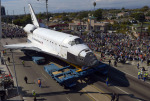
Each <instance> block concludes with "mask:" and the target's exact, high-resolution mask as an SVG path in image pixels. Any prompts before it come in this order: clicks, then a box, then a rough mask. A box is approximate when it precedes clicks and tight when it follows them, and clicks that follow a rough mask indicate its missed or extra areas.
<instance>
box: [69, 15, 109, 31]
mask: <svg viewBox="0 0 150 101" xmlns="http://www.w3.org/2000/svg"><path fill="white" fill-rule="evenodd" d="M108 24H109V23H108V22H97V21H96V18H95V17H91V18H89V19H88V20H87V21H85V22H83V21H79V20H74V21H73V23H69V29H70V30H75V31H81V30H82V31H90V30H91V31H102V32H107V29H108V28H107V27H108V26H107V25H108ZM90 25H91V27H90Z"/></svg>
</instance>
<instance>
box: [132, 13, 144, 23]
mask: <svg viewBox="0 0 150 101" xmlns="http://www.w3.org/2000/svg"><path fill="white" fill-rule="evenodd" d="M131 17H133V18H135V20H138V21H140V22H143V21H144V20H145V15H144V13H133V14H132V15H131Z"/></svg>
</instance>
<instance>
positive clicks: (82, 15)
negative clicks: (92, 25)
mask: <svg viewBox="0 0 150 101" xmlns="http://www.w3.org/2000/svg"><path fill="white" fill-rule="evenodd" d="M86 17H88V12H86V11H84V12H80V13H79V14H78V16H77V19H80V20H82V19H83V18H86Z"/></svg>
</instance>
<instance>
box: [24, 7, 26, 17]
mask: <svg viewBox="0 0 150 101" xmlns="http://www.w3.org/2000/svg"><path fill="white" fill-rule="evenodd" d="M24 14H25V15H26V9H25V7H24Z"/></svg>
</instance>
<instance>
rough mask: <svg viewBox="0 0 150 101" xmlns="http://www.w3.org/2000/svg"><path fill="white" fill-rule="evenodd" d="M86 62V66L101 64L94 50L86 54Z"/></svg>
mask: <svg viewBox="0 0 150 101" xmlns="http://www.w3.org/2000/svg"><path fill="white" fill-rule="evenodd" d="M84 63H85V66H88V67H96V66H97V65H98V64H99V61H98V59H97V58H96V56H95V55H94V54H93V53H92V52H90V53H87V54H86V56H85V59H84Z"/></svg>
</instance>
